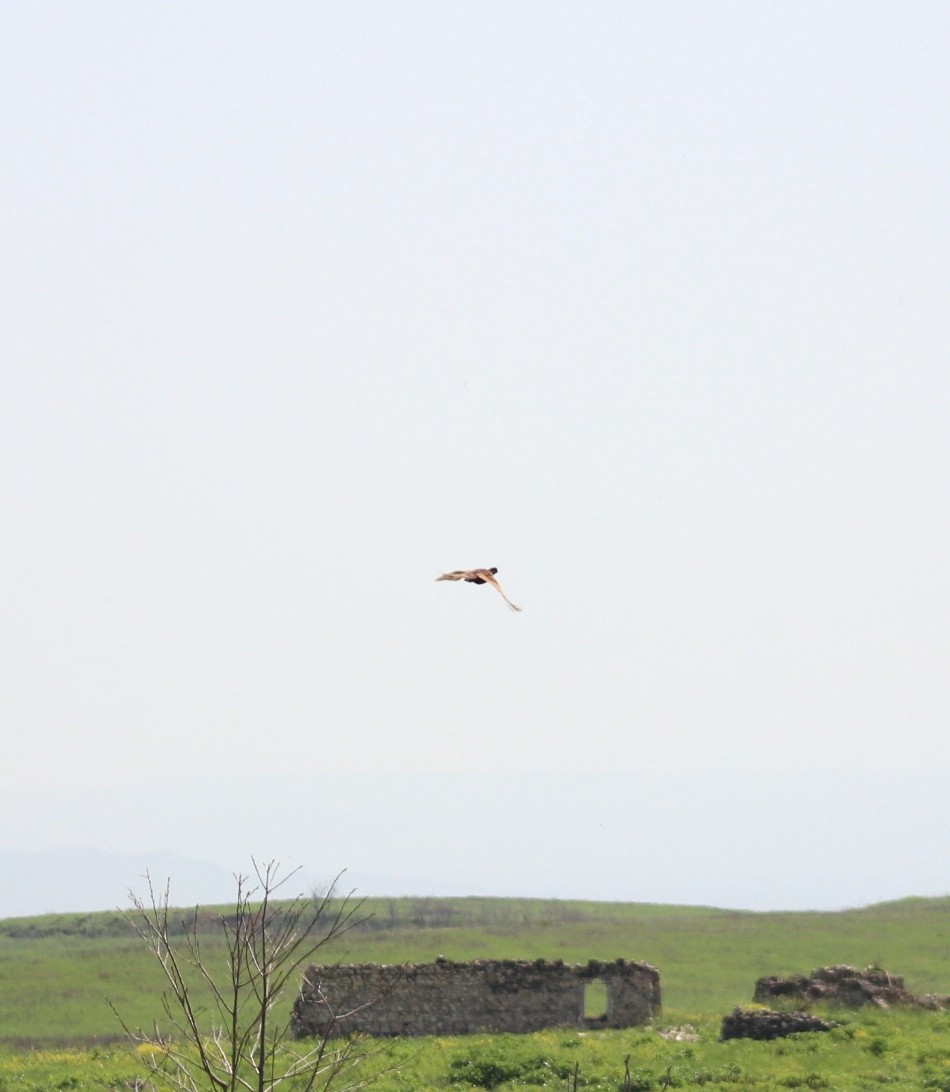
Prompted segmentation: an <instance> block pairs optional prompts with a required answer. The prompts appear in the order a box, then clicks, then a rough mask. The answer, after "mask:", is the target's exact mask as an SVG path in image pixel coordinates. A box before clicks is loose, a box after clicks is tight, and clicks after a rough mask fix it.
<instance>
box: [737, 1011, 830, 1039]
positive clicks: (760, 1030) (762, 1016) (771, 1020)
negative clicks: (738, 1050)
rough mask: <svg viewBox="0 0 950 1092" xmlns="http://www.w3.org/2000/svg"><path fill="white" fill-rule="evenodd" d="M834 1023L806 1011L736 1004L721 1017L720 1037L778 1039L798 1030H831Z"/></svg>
mask: <svg viewBox="0 0 950 1092" xmlns="http://www.w3.org/2000/svg"><path fill="white" fill-rule="evenodd" d="M837 1026H838V1025H837V1024H834V1023H831V1022H830V1021H828V1020H819V1019H818V1017H817V1016H811V1015H810V1014H809V1013H807V1012H772V1010H771V1009H740V1008H738V1007H736V1008H735V1009H733V1010H732V1012H731V1013H730V1014H729V1015H728V1016H726V1017H724V1018H723V1021H722V1032H721V1034H720V1036H719V1038H720V1039H781V1038H783V1037H784V1036H786V1035H794V1034H795V1033H796V1032H798V1031H831V1029H832V1028H835V1027H837Z"/></svg>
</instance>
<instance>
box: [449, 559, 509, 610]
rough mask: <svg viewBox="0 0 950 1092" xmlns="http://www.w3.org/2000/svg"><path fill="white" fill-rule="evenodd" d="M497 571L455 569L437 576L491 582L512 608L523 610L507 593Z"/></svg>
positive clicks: (470, 581)
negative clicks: (499, 581) (496, 577)
mask: <svg viewBox="0 0 950 1092" xmlns="http://www.w3.org/2000/svg"><path fill="white" fill-rule="evenodd" d="M497 571H498V570H497V569H455V570H453V571H452V572H450V573H443V574H442V575H441V576H437V577H436V580H437V581H438V580H465V581H467V583H469V584H491V586H492V587H493V588H494V589H495V591H496V592H498V594H499V595H500V596H501V597H502V599H504V601H505V602H506V603H507V604H508V606H509V607H510V608H511V609H512V610H521V607H519V606H518V605H517V604H516V603H512V601H511V600H510V599H509V598H508V596H507V595H505V593H504V591H503V590H502V587H501V584H499V583H498V581H497V580H496V579H495V573H496V572H497Z"/></svg>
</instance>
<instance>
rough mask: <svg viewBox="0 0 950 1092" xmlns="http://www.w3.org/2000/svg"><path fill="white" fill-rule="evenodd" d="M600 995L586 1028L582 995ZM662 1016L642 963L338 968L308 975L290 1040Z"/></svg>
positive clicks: (656, 979)
mask: <svg viewBox="0 0 950 1092" xmlns="http://www.w3.org/2000/svg"><path fill="white" fill-rule="evenodd" d="M597 980H600V981H602V982H603V983H604V985H605V986H606V991H607V1011H606V1014H605V1015H604V1016H603V1017H602V1018H600V1019H599V1020H596V1021H590V1020H585V1017H584V991H585V988H586V987H587V986H588V985H589V984H590V983H591V982H594V981H597ZM659 1007H660V975H659V972H658V971H657V970H656V968H655V967H651V966H650V964H649V963H633V962H629V961H627V960H624V959H618V960H616V961H615V962H613V963H602V962H600V961H599V960H591V961H590V962H589V963H587V964H586V965H584V966H570V965H567V964H565V963H563V962H561V960H555V961H554V962H547V961H546V960H543V959H539V960H537V961H535V962H528V961H524V960H488V959H484V960H476V961H475V962H473V963H453V962H451V961H449V960H447V959H442V958H441V957H440V958H439V959H437V960H436V961H435V963H423V964H408V965H406V966H385V965H384V966H380V965H377V964H368V963H364V964H349V965H347V964H340V965H336V966H319V967H318V966H314V967H311V968H310V969H309V970H308V971H307V973H306V976H305V978H304V984H303V987H302V988H301V991H300V996H299V997H298V998H297V1002H296V1004H295V1005H294V1012H293V1025H292V1026H293V1033H294V1035H295V1036H296V1037H301V1036H309V1035H322V1034H324V1033H325V1032H327V1031H328V1032H329V1034H331V1035H348V1034H350V1033H351V1032H356V1031H359V1032H363V1033H364V1034H367V1035H379V1036H388V1035H465V1034H469V1033H472V1032H479V1031H489V1032H500V1031H510V1032H531V1031H539V1030H541V1029H542V1028H550V1027H584V1026H589V1025H590V1024H591V1023H594V1024H596V1026H599V1027H610V1028H626V1027H632V1026H634V1025H636V1024H642V1023H644V1022H646V1021H647V1020H649V1019H650V1018H651V1017H652V1016H653V1014H654V1013H655V1012H657V1010H658V1009H659Z"/></svg>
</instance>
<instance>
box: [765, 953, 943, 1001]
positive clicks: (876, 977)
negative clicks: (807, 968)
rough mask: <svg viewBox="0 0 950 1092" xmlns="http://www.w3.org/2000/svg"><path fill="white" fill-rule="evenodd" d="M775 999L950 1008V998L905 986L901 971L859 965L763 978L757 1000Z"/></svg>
mask: <svg viewBox="0 0 950 1092" xmlns="http://www.w3.org/2000/svg"><path fill="white" fill-rule="evenodd" d="M775 998H788V999H790V1000H792V1001H795V1002H801V1003H804V1004H812V1003H814V1002H816V1001H820V1002H823V1003H825V1004H827V1005H843V1006H846V1007H848V1008H858V1007H859V1006H861V1005H878V1006H879V1007H880V1008H885V1009H886V1008H889V1007H890V1006H891V1005H915V1006H918V1007H923V1008H927V1009H945V1008H948V1007H950V997H942V996H938V995H937V994H926V995H925V996H923V997H918V996H917V995H916V994H912V993H910V992H909V991H908V990H907V989H906V987H905V986H904V979H903V977H902V976H901V975H899V974H889V973H888V972H887V971H885V970H883V969H882V968H881V967H866V968H865V969H864V970H863V971H859V970H858V969H857V968H856V967H848V966H846V965H843V964H842V965H838V966H834V967H819V968H818V969H817V970H815V971H812V973H811V974H810V975H809V976H807V977H806V976H805V975H801V974H799V975H791V976H790V977H789V978H778V977H776V976H774V975H773V976H772V977H771V978H760V979H759V980H758V982H756V984H755V993H754V994H753V1000H754V1001H760V1002H768V1001H772V1000H773V999H775Z"/></svg>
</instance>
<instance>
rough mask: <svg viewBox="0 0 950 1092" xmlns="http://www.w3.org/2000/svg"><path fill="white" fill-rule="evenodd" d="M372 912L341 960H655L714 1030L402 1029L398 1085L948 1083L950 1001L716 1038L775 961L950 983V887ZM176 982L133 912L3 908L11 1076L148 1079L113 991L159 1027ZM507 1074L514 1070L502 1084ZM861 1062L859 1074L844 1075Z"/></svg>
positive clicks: (667, 1009)
mask: <svg viewBox="0 0 950 1092" xmlns="http://www.w3.org/2000/svg"><path fill="white" fill-rule="evenodd" d="M221 909H222V910H223V908H221ZM364 910H365V911H366V912H368V913H370V914H372V917H371V918H370V920H368V921H367V922H366V923H365V925H364V926H362V927H361V928H359V929H357V930H354V931H352V932H350V933H349V934H348V935H347V936H346V937H345V938H344V940H343V941H342V942H341V943H339V944H337V945H336V946H335V947H333V948H328V949H327V950H326V958H327V960H328V961H335V960H337V959H341V958H342V959H345V960H346V961H353V962H363V961H366V962H385V963H401V962H406V961H413V962H424V961H429V960H432V959H434V958H435V956H436V955H440V954H441V955H444V956H446V957H447V958H449V959H458V960H464V959H474V958H526V959H535V958H547V959H563V960H565V961H566V962H579V963H583V962H586V961H587V960H588V959H591V958H596V959H608V960H609V959H615V958H617V957H618V956H623V957H625V958H628V959H642V960H646V961H647V962H650V963H653V964H655V965H656V966H657V967H658V968H659V970H660V974H661V981H662V986H663V1000H664V1011H663V1016H662V1022H663V1023H669V1024H679V1023H686V1022H689V1023H692V1024H694V1025H695V1026H696V1027H697V1029H698V1031H699V1034H700V1039H699V1041H698V1042H695V1043H682V1042H671V1041H667V1040H664V1039H662V1038H661V1037H659V1036H658V1035H656V1033H655V1032H653V1031H639V1030H637V1031H633V1032H591V1033H588V1034H586V1035H584V1034H582V1033H578V1032H550V1033H544V1034H542V1035H535V1036H500V1037H482V1036H478V1037H469V1038H463V1039H453V1040H449V1039H432V1040H428V1039H423V1040H413V1041H409V1042H396V1043H387V1044H383V1046H382V1049H383V1053H384V1056H385V1057H386V1058H387V1059H390V1058H392V1059H394V1060H397V1061H398V1062H399V1063H400V1065H401V1067H402V1068H401V1069H400V1070H399V1071H398V1073H396V1074H394V1075H392V1076H391V1077H387V1078H385V1079H383V1080H381V1081H380V1082H379V1083H378V1085H377V1087H379V1088H380V1089H383V1090H384V1092H385V1090H386V1089H410V1088H416V1089H424V1088H450V1087H451V1088H461V1089H463V1090H464V1089H465V1088H470V1087H499V1088H506V1087H523V1086H524V1085H534V1086H536V1087H552V1088H567V1087H569V1085H568V1080H569V1079H571V1080H572V1079H573V1073H574V1066H575V1065H577V1066H579V1070H578V1072H579V1074H580V1076H581V1078H582V1080H583V1082H586V1083H581V1084H579V1085H578V1087H585V1088H614V1089H619V1088H621V1087H622V1081H623V1077H624V1058H625V1057H626V1055H628V1054H629V1055H630V1056H631V1060H630V1065H631V1066H632V1067H633V1068H632V1069H631V1072H634V1071H636V1072H639V1074H640V1076H639V1077H637V1078H636V1079H637V1080H639V1081H640V1082H641V1085H642V1087H645V1088H646V1087H651V1088H652V1087H657V1088H659V1087H663V1086H664V1085H663V1084H662V1082H663V1081H664V1080H665V1081H667V1082H668V1083H667V1084H666V1085H665V1086H666V1087H678V1086H680V1085H681V1084H688V1083H705V1084H715V1083H720V1084H722V1083H728V1084H730V1086H731V1087H733V1088H741V1087H748V1088H762V1087H816V1088H817V1087H831V1088H841V1089H851V1088H871V1087H880V1084H882V1083H901V1082H906V1086H907V1087H914V1088H946V1089H948V1090H950V1017H947V1016H945V1015H934V1014H927V1013H916V1012H913V1013H903V1012H902V1013H900V1014H897V1013H879V1012H875V1013H862V1014H858V1015H855V1014H846V1015H845V1016H844V1017H843V1018H844V1019H845V1020H846V1021H847V1023H846V1026H845V1027H844V1028H842V1029H839V1030H837V1031H835V1032H833V1033H831V1034H830V1035H817V1036H805V1037H802V1038H801V1039H796V1040H794V1041H792V1040H788V1041H783V1043H778V1044H775V1043H772V1044H756V1043H718V1042H717V1038H718V1032H719V1024H720V1022H721V1018H722V1016H723V1015H724V1014H725V1013H726V1012H728V1011H729V1010H730V1009H731V1008H732V1007H733V1006H734V1005H736V1004H743V1003H748V1002H749V1001H750V999H751V995H752V989H753V985H754V982H755V979H756V978H758V977H759V976H761V975H766V974H783V973H790V972H807V971H809V970H811V969H812V968H813V967H816V966H819V965H823V964H829V963H852V964H856V965H859V966H865V965H867V964H870V963H876V964H878V965H880V966H883V967H886V968H887V969H888V970H890V971H892V972H894V973H897V974H902V975H904V977H905V978H906V980H907V984H908V986H909V988H910V989H911V990H913V991H915V992H918V993H926V992H936V993H947V992H950V898H945V899H906V900H902V901H899V902H894V903H886V904H880V905H877V906H873V907H868V908H865V909H860V910H848V911H841V912H837V913H774V914H760V913H744V912H741V913H740V912H735V911H728V910H716V909H708V908H698V907H675V906H655V905H644V904H622V903H585V902H553V901H540V900H512V899H446V900H440V899H424V900H420V899H398V900H390V899H375V900H368V901H367V903H366V904H365V907H364ZM217 916H218V911H217V910H215V909H209V910H208V912H207V915H206V918H207V923H208V925H207V927H208V929H209V932H208V935H207V939H206V940H205V942H204V950H205V952H206V955H207V956H208V958H210V959H211V960H215V959H218V958H221V956H222V949H221V947H220V945H219V944H218V943H217V941H216V940H215V932H214V930H215V929H216V925H215V922H216V920H217ZM160 994H161V981H160V977H159V972H158V969H157V967H156V966H155V964H154V960H153V959H152V957H151V956H150V955H149V954H148V953H147V952H146V951H145V950H144V948H143V946H142V944H141V942H140V941H139V940H138V939H137V938H136V937H134V936H133V935H132V934H131V930H130V929H129V927H128V924H127V923H126V922H125V921H124V920H123V918H122V916H121V915H118V914H114V913H113V914H86V915H57V916H47V917H41V918H29V919H7V920H4V921H0V1046H2V1047H3V1048H5V1051H4V1052H3V1053H2V1054H0V1090H2V1089H3V1088H4V1087H5V1086H7V1087H24V1088H36V1089H40V1088H43V1089H45V1088H50V1089H52V1088H60V1089H64V1088H70V1087H78V1085H76V1084H74V1083H70V1082H71V1081H72V1080H73V1078H75V1080H77V1081H80V1082H81V1083H82V1084H83V1085H86V1084H89V1085H90V1086H91V1085H93V1084H97V1085H98V1086H100V1087H101V1086H103V1085H105V1086H110V1085H111V1086H113V1087H116V1088H119V1087H121V1086H122V1085H123V1084H124V1083H125V1082H127V1081H134V1080H135V1079H136V1077H135V1074H134V1073H133V1070H135V1071H136V1072H137V1070H136V1058H135V1056H134V1055H131V1054H129V1052H128V1051H127V1050H126V1049H125V1048H124V1047H117V1046H114V1045H113V1044H114V1043H116V1042H117V1041H118V1040H119V1039H120V1038H121V1036H120V1032H119V1027H118V1024H117V1021H116V1018H115V1016H114V1014H113V1012H112V1009H111V1007H110V1003H111V1004H114V1005H115V1007H116V1008H117V1009H118V1010H119V1011H120V1012H121V1013H122V1015H123V1018H124V1019H125V1020H126V1021H127V1023H128V1024H130V1025H131V1026H146V1027H147V1026H151V1024H152V1022H153V1021H154V1019H155V1018H156V1017H158V1016H159V1015H160V1011H161V1008H160ZM874 1044H877V1045H874ZM928 1044H929V1045H928ZM76 1048H83V1049H78V1050H77V1049H76ZM493 1059H494V1061H493ZM504 1059H507V1061H505V1062H504V1065H502V1060H504ZM778 1059H782V1062H781V1066H780V1067H779V1068H780V1070H781V1074H782V1076H781V1079H782V1081H784V1082H785V1083H784V1084H768V1083H762V1082H763V1081H767V1080H770V1079H773V1078H774V1079H778V1078H775V1074H776V1072H778V1070H776V1068H775V1067H776V1065H777V1064H778ZM845 1059H847V1065H845V1064H844V1061H843V1060H845ZM493 1066H494V1067H495V1068H494V1069H493V1068H492V1067H493ZM505 1067H507V1068H505ZM809 1067H811V1068H809ZM139 1068H141V1067H140V1066H139ZM838 1068H841V1069H842V1072H840V1073H839V1072H838V1071H837V1070H838ZM492 1073H495V1076H496V1077H498V1078H499V1083H496V1084H494V1085H493V1084H491V1083H488V1084H485V1083H481V1084H480V1083H479V1080H482V1081H490V1080H491V1079H492ZM505 1073H507V1074H509V1079H508V1080H507V1081H502V1080H501V1079H500V1078H501V1076H503V1075H504V1074H505ZM130 1074H132V1075H130ZM690 1074H692V1075H690ZM704 1074H705V1076H704ZM730 1074H731V1076H730ZM769 1074H771V1077H769ZM828 1074H832V1076H830V1077H829V1076H828ZM847 1074H850V1076H847V1080H848V1081H850V1082H851V1083H842V1082H843V1081H844V1080H845V1075H847ZM473 1077H477V1078H478V1080H472V1078H473ZM631 1079H633V1078H631ZM799 1079H800V1080H801V1083H800V1084H797V1085H796V1084H795V1083H794V1082H795V1081H797V1080H799ZM822 1080H832V1083H831V1084H821V1083H820V1082H821V1081H822ZM855 1081H857V1082H859V1083H854V1082H855ZM860 1081H865V1082H866V1083H863V1084H862V1083H860ZM914 1081H916V1082H917V1083H914ZM941 1081H943V1082H944V1083H940V1082H941ZM64 1082H65V1083H64ZM116 1082H117V1083H116ZM598 1082H600V1083H598ZM611 1082H612V1083H611ZM650 1082H653V1083H650ZM677 1082H679V1083H677ZM788 1082H792V1083H788ZM928 1082H929V1083H928ZM934 1082H937V1083H934ZM634 1087H637V1085H636V1084H635V1085H634Z"/></svg>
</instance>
